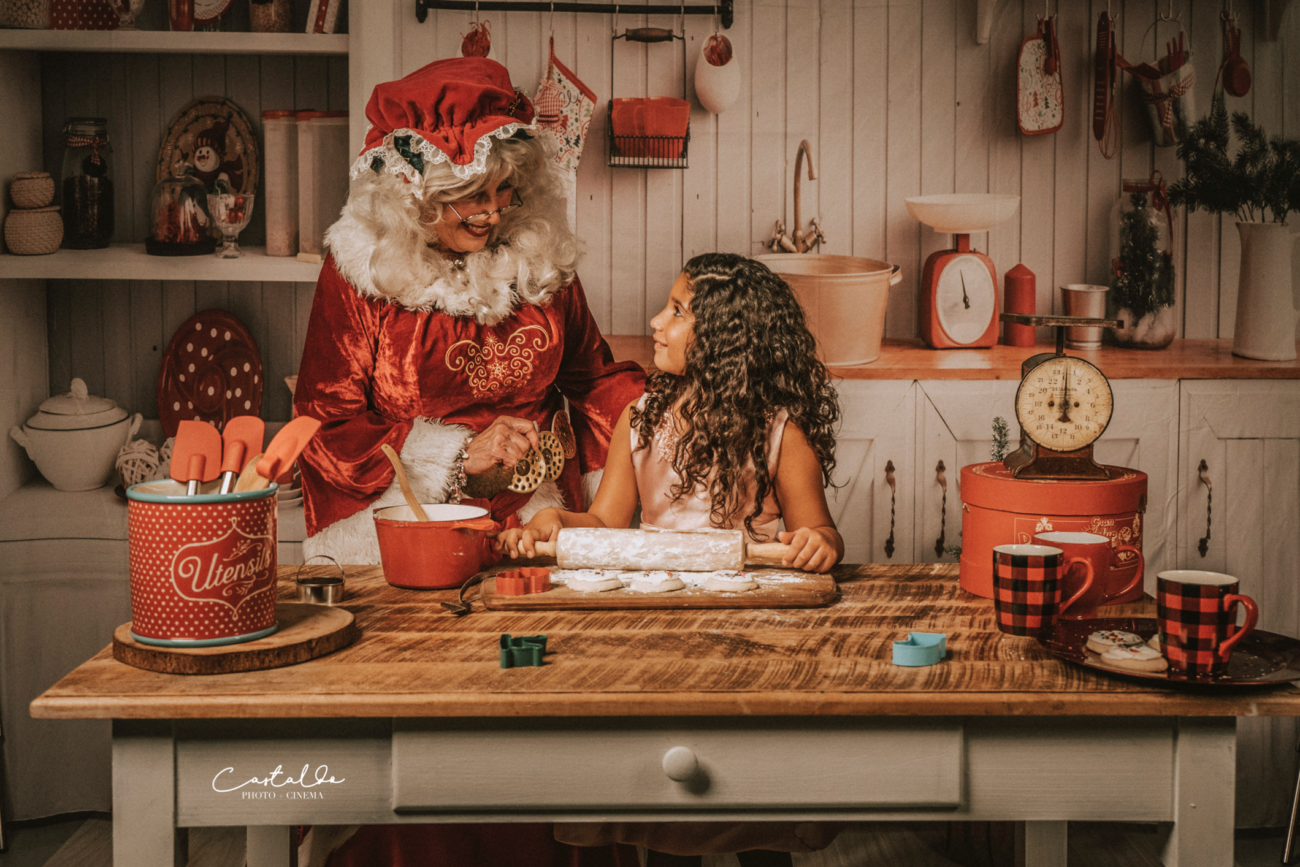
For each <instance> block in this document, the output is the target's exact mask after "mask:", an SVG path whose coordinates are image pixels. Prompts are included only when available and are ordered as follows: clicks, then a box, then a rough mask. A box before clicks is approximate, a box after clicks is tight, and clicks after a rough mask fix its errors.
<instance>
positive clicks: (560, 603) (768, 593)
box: [482, 564, 839, 611]
mask: <svg viewBox="0 0 1300 867" xmlns="http://www.w3.org/2000/svg"><path fill="white" fill-rule="evenodd" d="M512 568H518V566H517V564H512V565H510V566H498V567H496V568H494V569H490V570H488V572H487V577H485V578H484V579H483V597H482V601H483V605H484V607H486V608H489V609H491V610H493V611H572V610H599V609H634V608H640V609H656V608H657V609H662V608H820V607H822V606H824V605H830V604H831V603H832V602H834V601H835V599H836V597H837V596H838V594H839V591H838V590H837V589H836V586H835V579H834V578H832V577H831V576H830V575H820V574H813V573H811V572H798V571H795V570H791V569H777V568H763V567H757V568H750V569H747V570H746V571H748V572H750V573H752V574H754V575H755V576H756V578H757V580H758V587H757V588H756V589H754V590H747V591H745V592H743V593H725V592H720V591H716V590H703V589H700V588H694V587H689V586H688V587H687V588H685V589H684V590H674V591H672V592H670V593H637V592H634V591H632V590H629V589H627V588H626V587H624V588H622V589H620V590H606V591H604V592H600V593H581V592H577V591H574V590H570V589H569V588H568V587H565V586H563V585H560V584H556V585H552V587H551V589H550V590H547V591H546V592H544V593H530V594H526V595H524V596H503V595H501V594H500V593H498V592H497V586H496V585H497V582H496V577H495V576H496V573H498V572H504V571H505V570H506V569H512ZM765 575H766V576H768V577H767V580H764V577H765ZM778 577H781V578H783V579H786V580H781V581H777V580H776V579H777V578H778ZM791 578H794V579H796V580H789V579H791Z"/></svg>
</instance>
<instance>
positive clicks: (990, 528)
mask: <svg viewBox="0 0 1300 867" xmlns="http://www.w3.org/2000/svg"><path fill="white" fill-rule="evenodd" d="M1000 318H1001V320H1002V321H1003V322H1008V323H1013V324H1017V325H1031V326H1038V327H1049V328H1055V329H1056V351H1055V352H1045V353H1040V354H1038V355H1033V356H1030V357H1029V358H1027V359H1025V361H1024V363H1023V364H1022V365H1021V367H1020V387H1019V388H1018V389H1017V391H1016V402H1015V412H1016V420H1017V421H1018V422H1019V423H1020V448H1018V449H1017V450H1016V451H1014V452H1012V453H1011V454H1009V455H1007V456H1006V457H1005V458H1004V459H1003V460H1001V461H990V462H987V463H980V464H971V465H969V466H966V467H962V470H961V496H962V556H961V586H962V588H963V589H965V590H967V591H969V592H971V593H974V594H976V595H977V596H985V597H991V596H992V595H993V568H992V557H993V553H992V552H993V547H994V546H995V545H1005V544H1012V543H1021V544H1024V543H1029V542H1031V541H1032V540H1033V537H1034V534H1035V533H1040V532H1049V531H1058V532H1061V531H1064V532H1086V533H1097V534H1099V535H1102V536H1106V537H1108V538H1110V539H1111V540H1112V542H1113V543H1114V544H1117V545H1119V544H1124V545H1132V546H1134V547H1135V548H1137V549H1139V550H1141V548H1142V520H1143V518H1142V516H1143V513H1144V512H1145V511H1146V497H1147V476H1146V473H1143V472H1140V471H1138V470H1134V469H1129V468H1127V467H1117V466H1108V465H1105V464H1100V463H1098V462H1097V461H1096V460H1095V459H1094V457H1093V446H1094V445H1095V444H1096V442H1097V440H1098V439H1100V437H1101V435H1102V434H1103V433H1105V431H1106V428H1107V427H1108V426H1109V424H1110V420H1111V416H1112V413H1113V410H1114V398H1113V393H1112V391H1111V388H1110V382H1109V381H1108V380H1107V379H1106V376H1105V374H1103V373H1102V372H1101V370H1100V369H1098V368H1097V366H1096V365H1094V364H1092V363H1091V362H1089V361H1087V360H1086V359H1083V358H1079V357H1077V356H1072V355H1066V354H1065V329H1066V328H1067V327H1071V326H1073V327H1087V328H1096V327H1102V328H1118V327H1120V326H1121V323H1120V322H1119V320H1115V319H1085V318H1080V317H1071V316H1032V315H1026V314H1019V313H1003V314H1002V316H1001V317H1000ZM1137 568H1138V561H1137V558H1136V557H1134V556H1133V555H1132V554H1131V553H1129V552H1121V554H1120V555H1117V557H1116V559H1115V560H1113V561H1112V563H1111V570H1110V576H1109V579H1108V581H1107V584H1108V585H1109V586H1111V587H1123V586H1125V585H1126V584H1128V583H1129V582H1130V581H1131V580H1132V577H1133V572H1134V570H1136V569H1137ZM1141 593H1142V591H1141V587H1140V586H1139V587H1138V588H1136V589H1135V590H1134V591H1133V592H1132V593H1130V594H1128V595H1126V596H1124V597H1121V599H1120V600H1119V601H1130V600H1132V599H1138V598H1141Z"/></svg>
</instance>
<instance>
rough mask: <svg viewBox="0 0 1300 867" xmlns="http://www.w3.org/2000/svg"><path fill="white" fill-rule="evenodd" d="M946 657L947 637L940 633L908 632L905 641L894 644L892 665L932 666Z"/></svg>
mask: <svg viewBox="0 0 1300 867" xmlns="http://www.w3.org/2000/svg"><path fill="white" fill-rule="evenodd" d="M947 655H948V636H947V635H946V634H944V633H942V632H909V633H907V640H906V641H895V642H894V665H904V666H908V667H918V666H922V665H934V664H935V663H936V662H938V661H939V660H941V659H943V658H944V657H945V656H947Z"/></svg>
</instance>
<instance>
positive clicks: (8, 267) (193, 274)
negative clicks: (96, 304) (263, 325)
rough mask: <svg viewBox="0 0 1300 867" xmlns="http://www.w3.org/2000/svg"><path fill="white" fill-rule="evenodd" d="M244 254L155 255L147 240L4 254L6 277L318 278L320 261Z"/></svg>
mask: <svg viewBox="0 0 1300 867" xmlns="http://www.w3.org/2000/svg"><path fill="white" fill-rule="evenodd" d="M240 249H241V250H243V251H244V255H243V257H241V258H239V259H218V258H217V257H215V256H150V255H148V254H146V253H145V252H144V244H114V245H112V246H111V247H106V248H104V249H102V250H60V251H58V252H57V253H52V254H50V255H48V256H14V255H0V277H3V278H5V279H38V280H246V281H251V282H255V283H315V282H316V278H317V276H319V275H320V265H313V264H311V263H309V262H299V261H298V260H297V259H295V258H292V257H287V256H268V255H266V248H265V247H243V246H241V247H240Z"/></svg>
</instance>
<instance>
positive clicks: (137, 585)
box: [126, 479, 278, 647]
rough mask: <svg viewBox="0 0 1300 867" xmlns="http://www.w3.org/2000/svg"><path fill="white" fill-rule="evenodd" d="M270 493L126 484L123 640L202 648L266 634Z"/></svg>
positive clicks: (271, 618) (271, 568) (270, 588)
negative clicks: (127, 619)
mask: <svg viewBox="0 0 1300 867" xmlns="http://www.w3.org/2000/svg"><path fill="white" fill-rule="evenodd" d="M277 490H278V489H277V487H276V486H275V485H271V486H270V487H267V488H263V489H262V490H260V491H248V492H245V493H242V494H215V493H209V494H199V495H198V496H194V497H187V496H185V486H184V485H182V484H180V483H179V482H175V481H172V480H170V479H169V480H167V481H163V482H144V483H142V484H139V485H132V486H131V487H130V488H129V489H128V490H127V492H126V498H127V536H128V538H129V540H130V541H129V546H130V571H131V637H133V638H135V639H136V640H137V641H139V642H141V643H143V644H154V645H161V646H164V647H208V646H214V645H221V644H238V643H239V642H243V641H252V640H254V639H257V638H263V637H265V636H267V635H270V634H271V633H273V632H275V629H276V622H275V580H276V574H275V570H276V538H277V524H276V520H277V509H276V491H277Z"/></svg>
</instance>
